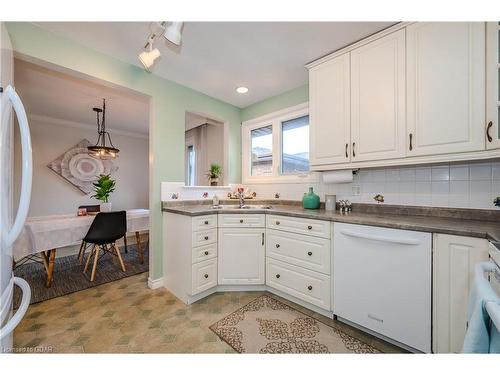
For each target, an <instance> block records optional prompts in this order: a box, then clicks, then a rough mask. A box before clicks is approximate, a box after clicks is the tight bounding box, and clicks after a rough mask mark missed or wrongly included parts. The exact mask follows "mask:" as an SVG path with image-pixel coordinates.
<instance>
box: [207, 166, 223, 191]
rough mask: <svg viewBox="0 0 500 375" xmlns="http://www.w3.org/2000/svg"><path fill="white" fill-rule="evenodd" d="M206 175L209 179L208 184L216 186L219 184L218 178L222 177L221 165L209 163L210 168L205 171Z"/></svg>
mask: <svg viewBox="0 0 500 375" xmlns="http://www.w3.org/2000/svg"><path fill="white" fill-rule="evenodd" d="M207 177H208V180H209V181H210V186H217V185H218V184H219V178H221V177H222V167H221V166H220V165H219V164H215V163H212V164H210V170H209V171H208V172H207Z"/></svg>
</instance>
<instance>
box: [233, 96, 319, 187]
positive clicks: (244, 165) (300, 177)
mask: <svg viewBox="0 0 500 375" xmlns="http://www.w3.org/2000/svg"><path fill="white" fill-rule="evenodd" d="M307 115H309V102H305V103H302V104H299V105H296V106H293V107H288V108H285V109H282V110H279V111H276V112H273V113H268V114H267V115H264V116H261V117H258V118H255V119H252V120H248V121H244V122H243V123H242V124H241V175H242V180H243V183H244V184H250V183H251V184H255V183H276V182H279V183H302V182H318V181H319V178H318V176H319V174H318V173H317V172H311V171H309V172H304V173H298V174H286V175H282V174H280V168H281V152H282V150H281V124H282V123H283V122H285V121H288V120H293V119H295V118H298V117H302V116H307ZM269 125H272V127H273V169H272V175H269V176H252V175H251V167H252V166H251V159H252V150H251V148H252V139H251V133H252V130H254V129H258V128H262V127H265V126H269ZM309 152H310V150H309Z"/></svg>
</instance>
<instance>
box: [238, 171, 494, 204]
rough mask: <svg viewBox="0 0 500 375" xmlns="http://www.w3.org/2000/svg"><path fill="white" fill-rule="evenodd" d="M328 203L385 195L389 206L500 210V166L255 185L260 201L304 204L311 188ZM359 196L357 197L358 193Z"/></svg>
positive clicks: (369, 200)
mask: <svg viewBox="0 0 500 375" xmlns="http://www.w3.org/2000/svg"><path fill="white" fill-rule="evenodd" d="M309 186H312V187H313V188H314V191H315V192H316V193H317V194H318V195H319V196H320V197H321V200H322V201H324V199H325V194H336V195H337V200H338V199H349V200H350V201H352V202H355V203H375V201H374V200H373V197H374V196H375V195H376V194H382V195H384V197H385V202H386V203H387V204H402V205H422V206H436V207H455V208H482V209H498V207H495V206H494V205H493V199H494V198H495V197H497V196H500V162H499V161H493V162H488V163H485V162H481V163H463V162H462V163H459V164H449V165H447V164H445V165H438V166H418V167H401V168H392V167H391V168H379V169H362V170H360V171H359V172H358V174H357V175H355V176H354V179H353V182H352V183H348V184H324V183H322V182H321V183H314V184H304V183H297V184H252V185H249V186H248V187H249V188H250V190H252V191H255V192H257V197H258V198H263V199H273V198H274V194H275V193H277V192H279V193H280V199H293V200H300V199H302V196H303V194H304V192H306V191H307V188H308V187H309ZM353 186H355V187H358V186H359V194H358V195H355V194H353V191H354V192H355V191H356V190H358V189H353Z"/></svg>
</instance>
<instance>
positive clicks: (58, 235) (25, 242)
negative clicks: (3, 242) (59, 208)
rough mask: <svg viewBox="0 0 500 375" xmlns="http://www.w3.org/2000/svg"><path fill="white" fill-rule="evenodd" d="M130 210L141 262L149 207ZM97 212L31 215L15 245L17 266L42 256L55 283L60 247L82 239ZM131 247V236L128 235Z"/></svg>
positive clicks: (129, 223) (129, 224) (129, 221)
mask: <svg viewBox="0 0 500 375" xmlns="http://www.w3.org/2000/svg"><path fill="white" fill-rule="evenodd" d="M126 213H127V233H135V237H136V243H137V252H138V256H139V260H140V261H141V263H143V262H144V250H143V248H142V244H141V239H140V232H142V231H149V210H148V209H131V210H126ZM94 218H95V215H85V216H77V215H75V214H62V215H49V216H37V217H29V218H28V219H27V220H26V223H25V225H24V228H23V230H22V232H21V235H20V236H19V238H18V239H17V240H16V242H15V243H14V245H13V247H12V255H13V259H14V267H16V265H19V264H22V263H24V262H26V261H30V260H36V259H37V258H38V259H39V258H41V261H42V263H43V265H44V267H45V271H46V274H47V280H46V284H45V285H46V287H50V286H51V285H52V281H53V278H54V277H53V276H54V262H55V258H56V251H57V249H61V248H64V247H67V246H74V245H77V244H80V243H82V240H83V238H84V237H85V235H86V234H87V231H88V230H89V228H90V225H91V224H92V222H93V221H94ZM124 244H125V251H127V236H126V235H125V236H124Z"/></svg>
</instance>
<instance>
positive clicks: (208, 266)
mask: <svg viewBox="0 0 500 375" xmlns="http://www.w3.org/2000/svg"><path fill="white" fill-rule="evenodd" d="M191 277H192V281H191V287H192V288H193V289H192V295H195V294H197V293H201V292H203V291H205V290H207V289H210V288H213V287H214V286H216V285H217V259H213V260H206V261H204V262H201V263H196V264H193V269H192V272H191Z"/></svg>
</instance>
